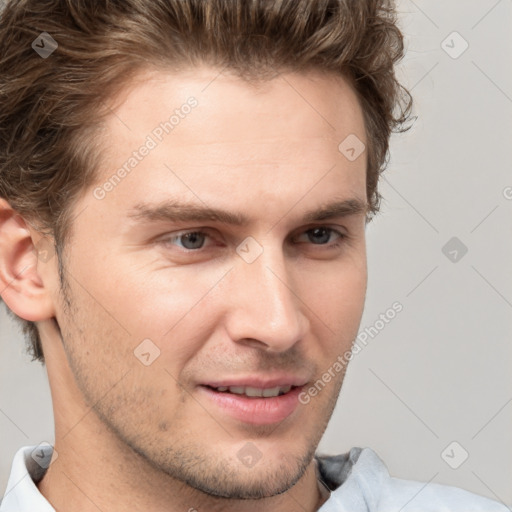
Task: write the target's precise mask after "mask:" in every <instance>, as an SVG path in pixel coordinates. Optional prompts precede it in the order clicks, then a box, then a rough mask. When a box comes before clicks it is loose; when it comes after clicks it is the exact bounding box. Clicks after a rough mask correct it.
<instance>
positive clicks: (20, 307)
mask: <svg viewBox="0 0 512 512" xmlns="http://www.w3.org/2000/svg"><path fill="white" fill-rule="evenodd" d="M54 257H55V258H56V256H55V254H54V247H53V242H52V241H51V240H50V239H48V238H46V237H43V236H41V235H40V234H39V233H38V232H37V230H35V229H34V228H32V227H29V225H28V223H27V222H26V221H25V220H24V219H23V217H21V216H20V215H19V214H18V213H17V212H16V211H15V210H13V209H12V208H11V206H10V204H9V203H8V202H7V201H6V200H5V199H3V198H0V296H1V297H2V299H3V300H4V302H5V303H6V304H7V307H8V308H9V309H10V310H11V311H12V312H13V313H15V314H16V315H18V316H19V317H20V318H23V319H24V320H28V321H31V322H37V321H41V320H47V319H49V318H52V317H54V316H55V309H54V305H53V301H52V298H51V294H50V293H49V290H48V288H47V287H45V283H44V281H43V277H42V276H43V275H44V274H48V273H49V271H50V268H49V267H50V265H51V264H52V263H55V262H54ZM50 281H51V280H50Z"/></svg>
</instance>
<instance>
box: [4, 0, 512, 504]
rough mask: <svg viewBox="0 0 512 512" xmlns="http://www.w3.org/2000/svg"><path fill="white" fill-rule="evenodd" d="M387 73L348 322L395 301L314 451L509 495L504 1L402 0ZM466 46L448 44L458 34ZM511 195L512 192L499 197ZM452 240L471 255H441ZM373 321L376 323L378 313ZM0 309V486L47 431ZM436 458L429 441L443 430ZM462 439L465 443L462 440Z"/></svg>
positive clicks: (511, 208)
mask: <svg viewBox="0 0 512 512" xmlns="http://www.w3.org/2000/svg"><path fill="white" fill-rule="evenodd" d="M399 11H400V16H401V26H402V29H403V31H404V33H405V36H406V44H407V57H406V59H405V60H404V62H403V65H402V66H401V68H400V76H401V77H402V80H403V81H404V83H405V84H406V85H407V86H408V87H409V88H410V89H411V90H412V93H413V95H414V98H415V102H416V106H415V113H416V114H417V115H418V116H419V117H418V120H417V122H416V124H415V126H414V128H413V129H412V130H411V131H410V132H409V133H407V134H404V135H399V136H394V137H393V139H392V153H391V161H390V164H389V167H388V170H387V171H386V173H385V179H384V180H383V182H382V185H381V192H382V193H383V195H384V196H385V200H384V202H383V206H382V213H381V214H380V216H378V217H377V218H376V219H374V221H373V222H372V223H371V224H370V225H369V226H368V230H367V234H368V258H369V288H368V296H367V302H366V310H365V314H364V316H363V319H362V322H361V331H363V330H364V329H365V328H369V327H371V326H375V323H376V321H377V320H378V319H379V315H380V314H381V313H385V312H386V310H387V309H388V308H390V307H391V305H392V304H393V303H394V302H396V301H399V302H400V303H401V304H402V305H403V311H402V312H400V313H399V314H397V315H396V317H395V318H394V319H393V320H392V321H391V322H390V323H388V324H387V325H385V327H384V328H382V329H380V330H379V333H378V335H376V336H374V337H373V338H370V339H369V342H368V344H367V346H366V347H365V348H364V349H363V350H362V351H361V352H360V353H359V354H357V355H356V356H355V357H354V359H353V361H352V363H351V365H350V367H349V371H348V374H347V377H346V380H345V383H344V387H343V390H342V393H341V396H340V400H339V402H338V406H337V408H336V411H335V413H334V416H333V418H332V421H331V423H330V425H329V427H328V430H327V432H326V434H325V436H324V438H323V440H322V442H321V445H320V448H319V451H321V452H324V453H341V452H345V451H347V450H349V449H350V448H351V447H352V446H369V447H372V448H373V449H374V450H375V451H376V452H377V453H378V454H379V455H380V456H381V457H382V458H383V459H384V461H385V462H386V463H387V465H388V467H389V470H390V472H391V474H392V475H394V476H398V477H401V478H408V479H415V480H421V481H424V482H430V481H431V482H437V483H444V484H450V485H456V486H458V487H462V488H465V489H468V490H470V491H473V492H476V493H478V494H482V495H485V496H489V497H492V498H493V499H496V500H500V501H502V502H504V503H506V504H508V505H509V506H510V505H512V485H511V484H510V483H511V481H512V480H511V479H512V438H511V436H510V432H511V427H512V385H511V380H512V379H511V376H510V375H511V372H510V363H511V362H512V357H511V356H512V344H511V334H512V271H511V264H512V236H511V235H512V200H511V199H507V197H506V195H507V194H506V193H505V190H506V188H507V187H512V171H511V168H512V166H511V164H512V157H511V150H510V147H511V144H512V73H511V72H510V69H511V63H512V39H511V37H510V27H511V26H512V0H498V1H496V0H471V1H468V0H464V1H462V0H459V1H453V0H452V1H446V0H445V1H443V2H438V1H433V0H431V1H420V0H416V1H412V0H403V1H401V2H399ZM454 31H456V32H458V33H459V34H460V36H461V37H462V38H463V39H464V40H465V41H467V43H468V44H469V47H468V49H467V50H466V51H465V52H464V53H463V54H462V55H460V56H459V57H458V58H453V57H451V56H449V55H448V54H447V53H446V52H445V51H444V50H443V48H442V46H441V45H442V42H443V41H446V42H445V43H444V45H443V46H444V47H445V48H447V50H448V51H449V52H451V53H452V55H456V54H457V53H459V52H460V50H461V49H462V48H463V46H462V45H463V44H464V42H463V41H462V39H460V38H459V37H458V36H457V35H452V33H453V32H454ZM511 196H512V189H511V192H510V193H509V194H508V197H511ZM454 236H455V237H457V238H458V239H459V240H460V242H461V243H463V244H464V245H465V246H466V247H467V249H468V252H467V254H465V255H464V256H463V257H460V255H461V252H460V251H459V253H458V258H459V259H458V261H456V262H452V261H450V259H448V257H446V256H445V255H444V254H443V252H442V247H443V246H444V245H445V244H446V243H447V242H448V240H450V239H451V238H452V237H454ZM379 325H380V324H379ZM23 347H24V341H23V340H22V338H21V335H20V334H19V332H18V331H17V328H16V326H14V325H13V324H12V322H11V321H10V320H9V319H8V318H7V317H6V315H5V312H4V311H3V308H2V311H1V312H0V379H1V380H0V382H1V384H0V386H1V387H0V439H1V443H0V492H2V491H3V489H4V488H5V485H6V482H7V477H8V473H9V469H10V464H11V460H12V457H13V455H14V453H15V451H16V450H17V449H18V448H19V447H20V446H23V445H28V444H37V443H39V442H40V441H43V440H47V441H50V442H52V440H53V426H52V421H53V418H52V413H51V402H50V395H49V388H48V384H47V380H46V374H45V370H44V368H43V367H41V365H40V364H38V363H31V362H30V361H29V358H28V356H26V355H25V354H24V348H23ZM454 441H455V442H456V443H458V444H457V445H452V448H453V450H452V449H449V450H448V451H447V453H448V455H449V456H450V457H445V459H446V460H448V461H449V462H450V463H451V464H452V465H456V464H457V463H459V462H460V461H461V460H462V456H463V454H464V451H465V452H467V453H468V455H469V456H468V458H467V460H466V461H464V462H463V463H462V464H461V465H460V466H459V467H458V468H457V469H452V468H451V467H450V466H449V465H448V464H447V462H445V459H443V457H442V453H443V451H444V450H445V448H446V447H448V446H449V445H450V444H451V443H452V442H454ZM463 450H464V451H463Z"/></svg>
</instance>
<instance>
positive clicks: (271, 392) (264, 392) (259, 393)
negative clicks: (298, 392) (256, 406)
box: [215, 386, 292, 398]
mask: <svg viewBox="0 0 512 512" xmlns="http://www.w3.org/2000/svg"><path fill="white" fill-rule="evenodd" d="M215 389H216V390H217V391H220V392H226V391H228V390H229V392H230V393H234V394H235V395H246V396H250V397H264V398H270V397H275V396H280V395H284V394H285V393H288V391H290V389H292V387H291V386H282V387H280V386H277V387H275V388H267V389H263V388H252V387H250V386H229V387H228V386H219V387H218V388H215Z"/></svg>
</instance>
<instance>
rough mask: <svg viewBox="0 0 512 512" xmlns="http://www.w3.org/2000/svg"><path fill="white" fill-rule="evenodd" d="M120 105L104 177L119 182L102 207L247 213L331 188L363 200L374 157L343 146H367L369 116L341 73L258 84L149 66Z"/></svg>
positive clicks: (110, 121)
mask: <svg viewBox="0 0 512 512" xmlns="http://www.w3.org/2000/svg"><path fill="white" fill-rule="evenodd" d="M115 100H116V102H117V106H116V107H115V109H113V111H112V115H110V116H109V117H108V118H107V119H106V123H105V126H104V128H105V129H104V137H103V144H104V146H105V155H106V158H105V159H104V162H103V164H104V165H103V168H102V169H101V173H100V178H99V180H98V183H99V184H100V185H101V184H106V183H108V182H109V181H113V183H114V184H113V186H110V185H109V187H108V188H109V192H108V195H107V197H106V199H107V200H106V201H103V202H102V206H105V205H106V204H111V205H112V204H115V205H117V206H119V205H121V207H123V208H124V207H125V208H126V209H128V208H132V207H133V206H134V204H135V203H137V202H139V200H140V198H141V197H144V198H147V199H152V200H154V201H155V202H156V201H163V200H165V199H166V197H168V196H169V195H170V194H172V195H174V197H176V196H179V197H184V198H185V199H187V200H193V201H196V202H201V203H209V204H211V203H216V204H217V205H219V206H222V204H223V203H224V205H226V206H227V205H228V204H233V203H234V202H238V206H243V207H247V206H248V205H249V204H252V203H251V201H252V202H254V201H258V202H262V201H267V202H270V203H273V204H274V203H275V204H278V203H281V204H282V205H283V204H285V205H286V204H292V203H294V202H297V201H298V200H299V197H300V196H301V195H306V194H307V195H308V198H311V200H314V198H315V194H316V196H318V197H320V196H322V200H324V197H323V196H325V194H326V193H327V192H329V193H332V194H331V195H332V196H336V197H338V198H342V197H344V196H346V197H359V198H360V199H362V200H364V196H365V174H366V172H365V170H366V155H365V154H363V155H362V156H361V157H360V158H358V159H357V160H355V161H351V160H349V159H347V158H346V156H345V155H343V154H342V152H340V150H339V145H340V143H342V142H343V141H344V140H345V139H347V137H353V136H356V137H357V139H359V140H360V141H361V143H362V144H363V143H366V136H365V130H364V121H363V115H362V111H361V108H360V105H359V102H358V100H357V96H356V94H355V93H354V91H353V90H352V88H351V87H350V86H349V84H348V82H347V81H345V80H344V79H343V78H342V77H340V76H335V75H326V74H321V73H318V72H311V71H310V72H308V73H282V74H280V75H278V76H277V77H276V78H274V79H272V80H269V81H266V82H258V83H257V84H256V85H254V84H250V83H247V82H245V81H243V80H241V79H240V78H238V77H236V76H233V75H231V74H226V73H222V72H221V71H220V70H218V69H214V68H209V67H202V68H194V69H188V70H181V71H179V72H176V71H174V72H172V71H164V70H151V71H146V72H145V73H144V74H140V75H139V76H138V77H137V79H136V80H134V81H133V82H131V83H130V84H128V85H127V87H126V88H125V89H124V90H123V91H122V92H121V93H120V94H119V95H118V96H117V97H116V98H115ZM148 148H149V149H148ZM141 153H144V154H143V155H142V156H141ZM119 169H124V170H123V171H122V172H121V173H118V171H119ZM116 174H120V175H122V176H121V179H119V177H116V176H115V175H116ZM111 178H115V179H114V180H112V179H111ZM311 206H312V205H311V204H310V205H309V208H310V207H311ZM304 207H305V208H308V204H304ZM239 209H240V208H239ZM272 213H273V214H274V215H282V212H277V211H275V212H272ZM258 214H261V212H259V213H258ZM269 214H270V210H269Z"/></svg>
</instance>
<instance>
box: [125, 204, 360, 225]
mask: <svg viewBox="0 0 512 512" xmlns="http://www.w3.org/2000/svg"><path fill="white" fill-rule="evenodd" d="M367 211H368V204H367V203H366V201H362V200H361V199H358V198H351V199H342V200H335V201H331V202H329V203H325V204H323V205H321V206H320V207H318V208H315V209H313V210H309V211H307V212H305V213H304V215H303V217H302V221H303V222H316V221H324V220H328V219H333V218H338V217H347V216H349V215H358V214H365V213H367ZM128 217H129V218H132V219H134V220H135V221H139V222H155V221H167V222H203V221H210V222H219V223H221V224H229V225H233V226H244V225H247V224H249V223H250V219H249V217H247V216H246V215H244V214H243V213H240V212H230V211H227V210H222V209H219V208H211V207H208V206H202V205H198V204H194V203H187V202H180V201H177V200H171V199H169V200H166V201H163V202H160V203H156V204H151V203H144V202H141V203H138V204H136V205H135V206H134V207H133V208H132V209H131V210H129V212H128Z"/></svg>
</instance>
